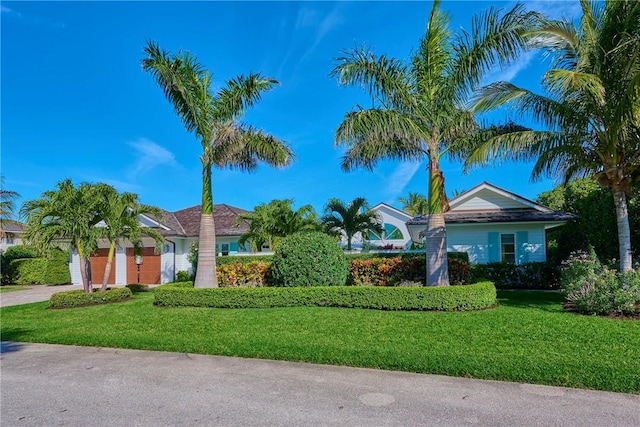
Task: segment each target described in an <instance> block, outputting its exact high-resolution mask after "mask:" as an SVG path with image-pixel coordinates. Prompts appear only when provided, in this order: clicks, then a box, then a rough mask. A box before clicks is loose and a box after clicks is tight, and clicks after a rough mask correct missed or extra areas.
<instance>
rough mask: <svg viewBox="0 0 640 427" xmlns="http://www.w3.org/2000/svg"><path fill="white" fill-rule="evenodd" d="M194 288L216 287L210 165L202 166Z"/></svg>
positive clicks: (214, 232)
mask: <svg viewBox="0 0 640 427" xmlns="http://www.w3.org/2000/svg"><path fill="white" fill-rule="evenodd" d="M193 286H194V287H195V288H217V287H218V278H217V274H216V226H215V223H214V222H213V192H212V189H211V165H210V164H206V165H203V167H202V213H201V214H200V246H199V248H198V270H196V279H195V282H194V284H193Z"/></svg>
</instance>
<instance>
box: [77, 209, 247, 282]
mask: <svg viewBox="0 0 640 427" xmlns="http://www.w3.org/2000/svg"><path fill="white" fill-rule="evenodd" d="M213 209H214V213H213V215H214V216H213V217H214V223H215V228H216V252H217V253H218V255H222V256H224V255H234V254H237V253H239V252H245V251H247V250H248V248H247V247H245V246H241V245H239V244H238V240H239V239H240V236H241V235H242V234H244V233H245V232H246V231H247V230H248V223H247V222H245V221H243V222H241V223H240V225H239V226H238V227H236V226H235V222H236V217H237V216H238V215H239V214H241V213H246V212H247V211H245V210H244V209H240V208H236V207H233V206H229V205H225V204H216V205H214V208H213ZM139 221H140V224H142V225H143V226H145V227H151V228H154V229H155V230H156V231H158V232H160V234H162V235H163V236H164V237H165V239H166V241H165V243H164V245H163V246H162V250H161V251H160V253H155V250H154V242H153V240H152V239H150V238H143V244H144V248H143V250H142V259H141V260H142V264H140V265H139V268H140V283H146V284H157V283H167V282H171V281H173V280H175V275H176V273H177V272H178V271H190V270H191V264H190V263H189V259H188V258H189V251H190V249H191V244H192V243H194V242H196V241H197V240H198V235H199V234H200V206H199V205H198V206H193V207H190V208H187V209H182V210H179V211H175V212H168V211H164V217H163V218H162V220H158V219H157V218H153V217H151V216H147V215H141V216H140V218H139ZM98 246H99V248H100V249H99V250H98V252H97V253H96V254H95V255H93V256H91V279H92V282H93V283H94V284H98V283H102V278H103V275H104V270H105V266H106V263H107V255H108V251H109V249H108V247H109V244H108V242H106V241H103V242H99V244H98ZM69 268H70V271H71V281H72V282H73V283H74V284H81V283H82V279H81V277H80V260H79V257H78V254H75V253H74V254H72V255H71V263H70V265H69ZM137 282H138V264H136V257H135V256H134V253H133V246H132V245H131V244H130V243H129V242H124V243H123V244H121V247H120V248H117V249H116V253H115V256H114V258H113V264H112V267H111V275H110V277H109V281H108V283H109V284H117V285H125V284H127V283H137Z"/></svg>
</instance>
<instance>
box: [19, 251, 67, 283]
mask: <svg viewBox="0 0 640 427" xmlns="http://www.w3.org/2000/svg"><path fill="white" fill-rule="evenodd" d="M10 269H11V270H12V271H13V272H14V277H13V282H14V283H15V284H17V285H65V284H67V283H71V275H70V273H69V265H68V261H67V258H66V257H64V258H61V257H60V256H52V257H50V258H23V259H14V260H13V261H11V263H10Z"/></svg>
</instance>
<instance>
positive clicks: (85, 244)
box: [20, 179, 102, 292]
mask: <svg viewBox="0 0 640 427" xmlns="http://www.w3.org/2000/svg"><path fill="white" fill-rule="evenodd" d="M99 205H100V198H99V196H98V193H97V191H96V186H95V185H91V184H87V183H83V184H80V185H79V186H78V187H75V186H74V185H73V183H72V182H71V180H69V179H67V180H64V181H61V182H59V183H58V184H57V188H56V189H55V190H50V191H45V192H44V193H42V195H41V196H40V198H39V199H36V200H30V201H27V202H26V203H25V204H24V205H23V206H22V208H21V209H20V214H21V215H22V216H24V217H26V218H27V220H26V226H25V230H24V234H23V236H24V239H25V240H26V241H27V242H30V243H31V244H33V245H35V247H36V248H37V249H38V250H39V251H40V252H41V253H46V252H47V251H48V250H49V249H50V248H51V247H53V246H58V247H60V248H63V249H71V250H74V251H76V252H77V253H78V256H79V257H80V276H81V277H82V285H83V288H84V291H85V292H91V291H92V289H91V284H90V283H89V280H88V277H89V273H88V271H89V269H90V264H89V256H90V255H91V253H92V252H93V251H95V250H96V249H97V238H98V236H99V233H100V230H99V228H98V227H96V225H97V224H98V223H99V222H100V221H101V220H102V218H101V216H100V209H99Z"/></svg>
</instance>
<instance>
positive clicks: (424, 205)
mask: <svg viewBox="0 0 640 427" xmlns="http://www.w3.org/2000/svg"><path fill="white" fill-rule="evenodd" d="M398 203H401V204H402V210H403V211H405V212H406V213H408V214H409V215H411V216H420V215H426V214H427V212H428V206H429V202H428V201H427V198H426V197H425V196H424V195H422V194H420V193H413V192H409V195H408V196H407V197H400V198H398Z"/></svg>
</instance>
